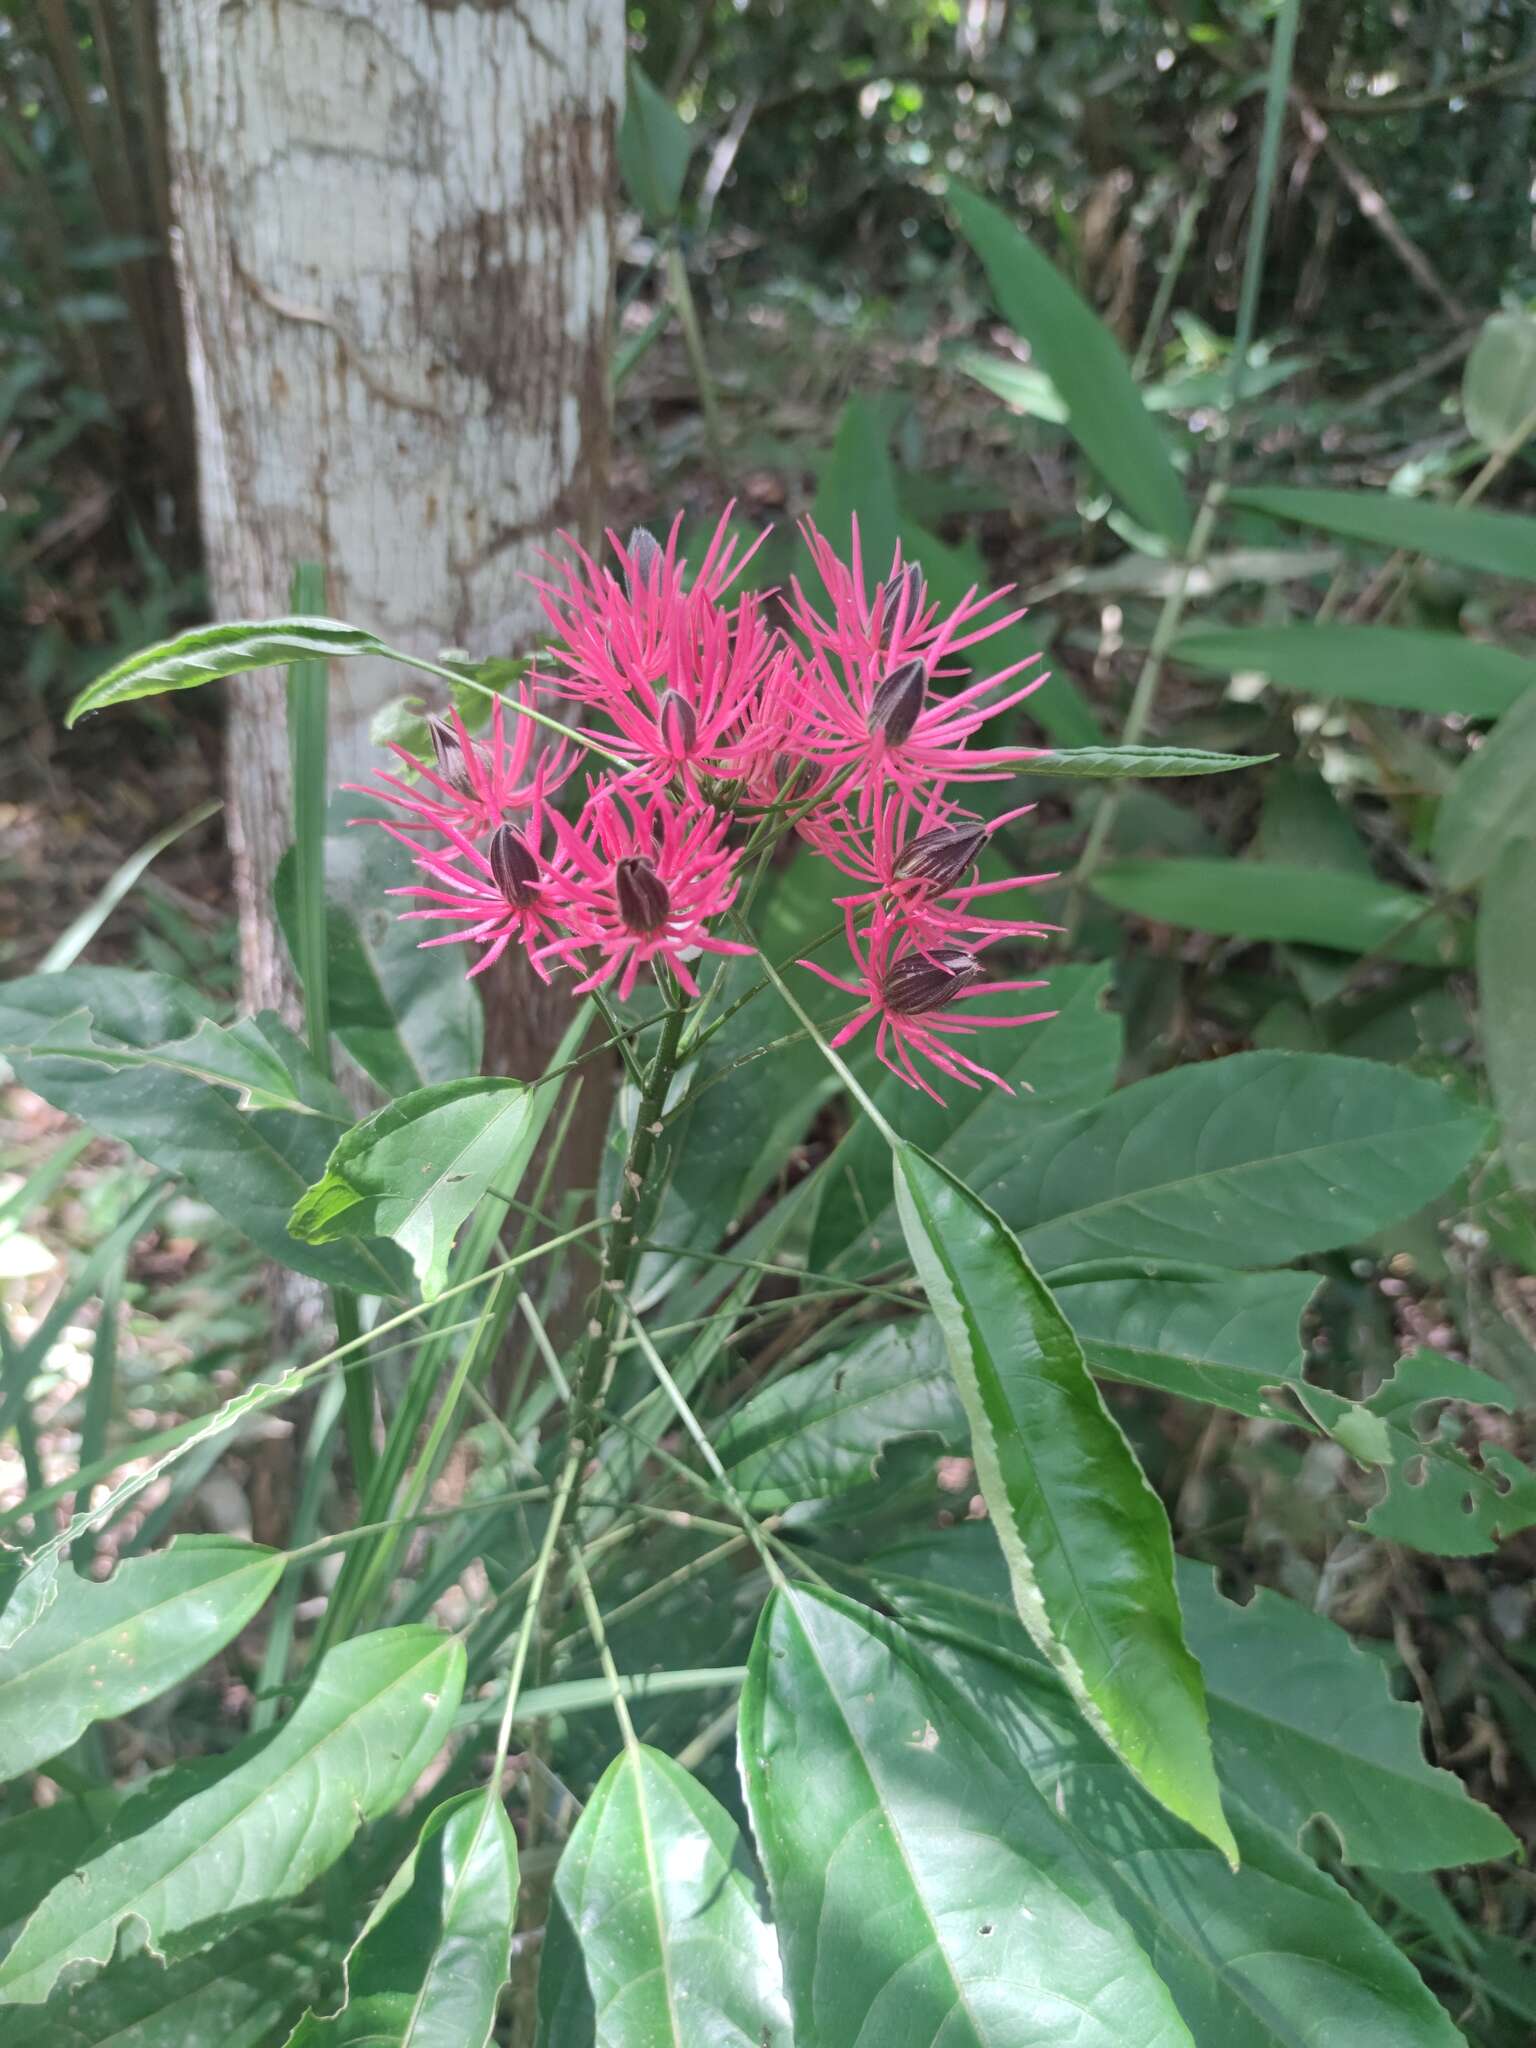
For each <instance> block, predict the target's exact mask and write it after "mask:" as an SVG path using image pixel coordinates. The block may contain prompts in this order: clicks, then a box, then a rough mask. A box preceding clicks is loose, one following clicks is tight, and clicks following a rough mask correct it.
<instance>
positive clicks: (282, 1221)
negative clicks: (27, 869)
mask: <svg viewBox="0 0 1536 2048" xmlns="http://www.w3.org/2000/svg"><path fill="white" fill-rule="evenodd" d="M79 1012H84V1013H85V1017H87V1018H88V1019H89V1028H90V1033H91V1036H92V1038H93V1039H94V1040H95V1042H96V1044H97V1046H99V1047H103V1048H106V1049H107V1050H108V1051H111V1050H126V1051H128V1052H130V1053H132V1052H140V1053H145V1054H152V1053H154V1052H155V1051H156V1050H157V1049H158V1048H160V1047H164V1046H170V1047H174V1048H175V1054H174V1059H175V1064H168V1065H164V1066H162V1065H159V1064H152V1065H147V1066H138V1065H134V1066H129V1067H125V1068H122V1069H120V1070H119V1069H117V1068H115V1067H113V1066H111V1065H108V1064H103V1063H101V1062H100V1061H99V1060H97V1059H96V1058H95V1057H94V1056H93V1055H91V1056H82V1055H81V1054H80V1053H79V1052H78V1051H71V1050H67V1049H62V1050H55V1049H53V1048H52V1046H51V1045H50V1042H49V1041H50V1035H51V1033H52V1032H54V1031H55V1030H57V1029H59V1027H60V1026H61V1024H62V1025H66V1026H67V1035H68V1037H69V1038H70V1039H72V1040H74V1039H78V1036H79V1033H80V1031H81V1029H82V1028H83V1020H82V1018H81V1017H79V1016H78V1015H77V1014H76V1013H79ZM216 1043H217V1044H220V1045H222V1047H223V1048H224V1052H223V1055H222V1056H221V1058H222V1066H223V1071H222V1072H220V1073H217V1074H215V1073H213V1072H212V1071H210V1072H209V1073H208V1074H207V1075H202V1074H199V1073H197V1072H195V1071H192V1070H191V1069H190V1068H189V1067H188V1065H187V1059H188V1056H189V1054H190V1053H191V1052H192V1051H193V1049H194V1048H196V1049H197V1050H198V1053H199V1054H200V1055H201V1056H204V1057H207V1056H209V1055H210V1053H211V1049H212V1048H213V1046H214V1045H215V1044H216ZM0 1045H5V1046H8V1047H12V1048H25V1047H30V1048H32V1049H31V1050H30V1051H13V1052H11V1053H10V1054H8V1057H9V1058H10V1059H11V1061H12V1064H13V1066H14V1067H15V1070H16V1075H17V1078H18V1080H20V1081H21V1083H22V1085H23V1086H24V1087H27V1088H31V1089H33V1090H35V1091H36V1093H37V1094H39V1095H41V1096H42V1097H43V1098H44V1100H45V1101H47V1102H51V1103H52V1104H53V1105H54V1107H55V1108H57V1109H62V1110H64V1111H65V1112H66V1113H67V1114H68V1115H70V1116H76V1117H79V1119H80V1120H81V1122H82V1123H86V1124H89V1125H90V1126H91V1128H92V1129H93V1130H97V1131H102V1132H104V1133H105V1134H106V1135H107V1136H108V1137H113V1138H120V1139H122V1141H123V1142H124V1143H125V1144H127V1145H131V1146H132V1147H133V1149H134V1151H136V1152H137V1153H139V1154H140V1155H141V1157H143V1158H145V1159H148V1160H149V1161H150V1162H151V1163H152V1164H153V1165H155V1166H159V1167H161V1168H163V1169H164V1170H165V1171H166V1172H168V1173H175V1174H178V1175H180V1176H181V1177H182V1178H183V1179H184V1180H186V1181H187V1182H188V1183H189V1185H190V1186H191V1187H192V1189H193V1190H194V1192H195V1193H196V1194H197V1195H198V1196H199V1197H200V1198H201V1199H202V1200H203V1201H205V1202H206V1203H207V1204H208V1206H209V1207H210V1208H211V1209H214V1210H216V1211H217V1212H218V1214H219V1215H221V1216H223V1217H224V1218H225V1219H226V1221H228V1222H229V1223H232V1224H233V1225H234V1226H235V1228H236V1229H237V1230H240V1231H242V1232H243V1233H244V1235H245V1236H246V1237H248V1238H249V1239H250V1240H251V1242H252V1244H254V1245H255V1246H256V1247H257V1248H258V1249H259V1250H260V1251H263V1252H265V1253H266V1254H267V1255H268V1257H270V1258H273V1259H276V1260H277V1261H278V1262H279V1263H280V1264H282V1265H285V1266H289V1267H292V1268H293V1269H294V1270H295V1271H297V1272H301V1273H309V1274H311V1275H312V1276H313V1277H314V1278H315V1279H317V1280H323V1281H325V1282H326V1283H327V1284H329V1285H331V1286H337V1287H347V1288H351V1289H353V1290H354V1291H356V1292H358V1293H363V1294H395V1293H399V1292H400V1291H401V1290H402V1287H403V1283H404V1280H405V1266H404V1262H403V1261H402V1260H401V1259H400V1257H399V1255H398V1253H396V1252H395V1251H394V1250H393V1249H392V1248H391V1247H390V1246H388V1245H381V1244H357V1245H351V1244H349V1245H342V1246H328V1247H325V1248H323V1249H319V1248H310V1247H307V1246H305V1245H303V1244H301V1243H300V1242H299V1241H298V1239H297V1238H295V1237H293V1236H291V1235H290V1233H289V1230H288V1217H289V1214H290V1212H291V1211H292V1209H293V1205H294V1203H295V1202H296V1201H297V1200H298V1199H299V1197H300V1196H301V1195H302V1194H303V1193H304V1191H305V1189H306V1188H307V1187H308V1186H310V1184H311V1183H312V1182H314V1181H316V1180H318V1179H319V1177H320V1175H321V1174H322V1173H323V1172H324V1170H325V1161H326V1156H327V1154H328V1153H329V1152H330V1149H331V1147H332V1146H333V1145H334V1143H335V1142H336V1134H337V1131H338V1129H340V1128H342V1127H344V1125H345V1123H346V1122H347V1121H348V1120H349V1118H350V1116H351V1113H352V1112H351V1110H350V1109H349V1107H348V1104H347V1101H346V1098H345V1097H344V1096H343V1095H342V1094H341V1093H340V1091H339V1090H338V1089H337V1088H335V1087H334V1086H333V1085H332V1083H331V1082H329V1081H328V1080H327V1079H326V1078H325V1076H324V1075H323V1074H321V1073H320V1072H319V1070H318V1069H317V1068H316V1067H315V1065H314V1063H313V1061H312V1060H311V1059H310V1057H309V1055H308V1053H307V1051H306V1050H305V1048H304V1046H303V1045H302V1044H301V1043H300V1042H299V1040H298V1039H297V1038H295V1037H294V1035H293V1033H292V1032H291V1031H289V1030H288V1029H287V1027H286V1026H285V1025H284V1024H282V1023H281V1022H280V1021H279V1019H278V1018H277V1017H276V1016H274V1015H273V1014H272V1013H271V1012H270V1011H263V1012H262V1013H261V1014H260V1015H258V1016H256V1017H253V1018H248V1019H246V1020H244V1021H243V1022H242V1023H241V1024H240V1025H239V1026H238V1027H237V1028H236V1029H235V1030H234V1031H232V1032H230V1033H227V1034H225V1035H224V1037H223V1038H222V1039H220V1038H218V1035H217V1031H216V1027H212V1026H211V1024H210V1020H209V1017H208V1012H207V1009H206V1008H205V1006H204V1005H203V1003H202V1000H201V998H200V997H198V996H197V995H195V994H194V993H193V991H192V990H191V989H189V988H187V987H185V986H184V984H182V983H181V982H178V981H175V980H173V979H171V977H170V976H168V975H163V974H139V973H135V972H133V971H132V970H130V969H128V968H121V967H84V968H79V967H77V968H72V969H71V970H70V971H69V973H67V974H37V975H30V976H28V977H26V978H25V979H23V980H20V981H12V982H6V983H4V984H0ZM263 1047H264V1048H265V1051H264V1052H263V1051H262V1050H261V1048H263ZM273 1062H275V1063H276V1066H277V1067H280V1068H281V1069H282V1070H283V1071H284V1072H286V1073H287V1075H288V1076H289V1086H290V1092H291V1093H292V1094H293V1095H294V1096H296V1097H297V1099H298V1101H299V1102H300V1103H301V1104H303V1105H307V1113H305V1114H294V1113H290V1112H289V1111H287V1110H275V1109H274V1110H263V1109H259V1108H255V1107H253V1108H252V1109H251V1110H250V1111H242V1110H241V1109H240V1108H239V1107H238V1106H237V1104H236V1102H235V1100H234V1099H233V1096H234V1094H238V1093H241V1092H246V1093H248V1091H249V1089H250V1087H251V1085H252V1083H253V1081H255V1080H256V1079H257V1078H259V1077H260V1076H261V1075H263V1074H264V1075H265V1076H266V1078H267V1080H268V1081H269V1082H270V1080H271V1078H272V1073H273V1065H272V1063H273Z"/></svg>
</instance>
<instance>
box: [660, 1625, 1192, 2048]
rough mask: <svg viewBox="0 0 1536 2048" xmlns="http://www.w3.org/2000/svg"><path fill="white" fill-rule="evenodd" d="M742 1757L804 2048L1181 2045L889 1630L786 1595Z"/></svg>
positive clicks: (750, 1695) (1069, 1877)
mask: <svg viewBox="0 0 1536 2048" xmlns="http://www.w3.org/2000/svg"><path fill="white" fill-rule="evenodd" d="M741 1765H742V1776H743V1780H744V1782H745V1786H746V1794H747V1805H748V1809H749V1811H750V1813H751V1816H752V1828H753V1833H754V1834H755V1836H756V1838H757V1844H758V1850H759V1853H760V1855H761V1857H762V1860H763V1865H764V1868H765V1870H766V1872H767V1876H768V1889H769V1895H770V1897H771V1899H772V1902H773V1910H774V1920H775V1923H776V1925H777V1927H778V1932H779V1942H780V1946H781V1947H782V1950H783V1953H784V1964H785V1976H786V1979H787V1982H788V1987H789V1995H790V2003H791V2006H792V2007H793V2010H794V2017H795V2038H796V2040H797V2041H799V2042H802V2043H804V2044H807V2048H809V2044H823V2043H824V2044H826V2048H832V2044H834V2043H837V2044H843V2043H852V2042H856V2041H857V2042H868V2043H871V2044H873V2043H876V2042H878V2043H879V2048H1019V2043H1020V2041H1021V2039H1024V2038H1027V2039H1028V2040H1029V2041H1030V2043H1031V2044H1032V2048H1126V2044H1127V2043H1130V2042H1135V2043H1136V2048H1190V2040H1191V2037H1190V2035H1189V2034H1188V2032H1187V2031H1186V2029H1185V2028H1184V2026H1183V2025H1182V2024H1181V2023H1180V2020H1179V2018H1178V2014H1177V2012H1176V2011H1175V2009H1174V2006H1173V2003H1172V2001H1171V2000H1170V1998H1169V1996H1168V1994H1167V1992H1166V1991H1165V1989H1164V1987H1163V1985H1162V1984H1161V1983H1160V1982H1159V1981H1158V1977H1157V1975H1156V1974H1155V1972H1154V1970H1153V1968H1152V1965H1151V1963H1150V1962H1149V1961H1148V1959H1147V1956H1146V1955H1145V1954H1143V1953H1142V1951H1141V1949H1140V1948H1139V1947H1138V1946H1137V1944H1136V1943H1135V1942H1134V1941H1133V1940H1131V1939H1130V1938H1129V1937H1128V1935H1127V1933H1126V1930H1125V1929H1124V1927H1123V1926H1122V1925H1121V1923H1120V1920H1119V1917H1118V1915H1117V1913H1116V1911H1115V1908H1114V1906H1113V1904H1112V1902H1111V1900H1110V1897H1109V1894H1108V1887H1107V1886H1106V1884H1105V1883H1104V1881H1103V1879H1102V1878H1100V1879H1097V1880H1090V1879H1088V1877H1087V1875H1086V1873H1085V1871H1084V1869H1083V1866H1082V1863H1081V1860H1080V1858H1079V1856H1078V1855H1077V1853H1076V1852H1075V1850H1074V1848H1073V1846H1072V1843H1071V1840H1070V1838H1069V1837H1068V1835H1067V1833H1066V1830H1065V1829H1064V1828H1063V1827H1062V1825H1061V1823H1060V1821H1059V1819H1058V1818H1057V1815H1056V1814H1055V1812H1054V1811H1053V1810H1052V1808H1051V1807H1050V1806H1049V1805H1048V1803H1047V1802H1046V1800H1044V1799H1042V1798H1041V1797H1040V1796H1039V1795H1038V1794H1037V1793H1036V1792H1035V1791H1033V1790H1032V1789H1031V1787H1030V1784H1029V1781H1028V1778H1027V1777H1026V1776H1025V1775H1024V1774H1022V1773H1021V1772H1020V1771H1019V1770H1018V1768H1017V1766H1016V1764H1015V1763H1014V1761H1013V1759H1012V1757H1011V1756H1010V1755H1009V1754H1008V1753H1007V1751H1006V1750H1005V1749H1003V1748H1002V1747H1001V1746H1000V1745H999V1743H998V1741H997V1738H996V1736H995V1734H994V1732H993V1730H992V1728H991V1727H990V1725H989V1723H988V1720H987V1718H986V1716H985V1715H979V1714H977V1713H976V1712H975V1711H974V1710H973V1708H972V1705H971V1702H970V1700H969V1699H968V1698H967V1697H966V1696H965V1695H964V1694H963V1693H962V1692H960V1691H957V1690H955V1689H954V1688H952V1687H951V1686H950V1685H948V1684H946V1683H945V1682H944V1681H943V1679H942V1678H941V1677H940V1676H939V1674H938V1672H937V1671H936V1670H935V1669H934V1667H933V1665H932V1664H931V1662H930V1661H929V1660H928V1658H927V1657H926V1656H925V1655H924V1654H922V1652H921V1651H920V1649H919V1647H918V1646H917V1644H916V1643H914V1642H913V1641H912V1639H911V1638H909V1637H908V1636H907V1635H906V1633H905V1632H904V1631H903V1630H902V1629H900V1628H899V1627H897V1626H896V1625H895V1624H893V1623H891V1622H887V1621H883V1620H881V1619H880V1618H879V1617H877V1616H876V1615H874V1614H872V1613H870V1612H869V1611H868V1610H861V1609H859V1608H856V1607H854V1606H852V1605H851V1603H848V1602H846V1601H844V1600H841V1599H840V1598H838V1597H837V1596H836V1595H833V1594H827V1593H818V1592H812V1591H810V1590H808V1589H806V1588H803V1587H795V1588H786V1589H785V1590H784V1591H782V1592H780V1593H777V1594H776V1595H775V1596H774V1598H773V1599H772V1600H771V1601H770V1603H769V1606H768V1609H767V1611H766V1613H765V1614H764V1616H763V1619H762V1622H761V1624H760V1625H759V1628H758V1633H757V1640H756V1642H755V1643H754V1645H753V1651H752V1662H751V1669H750V1675H749V1677H748V1680H747V1689H746V1691H745V1692H744V1694H743V1695H742V1704H741ZM1024 2030H1027V2033H1026V2032H1025V2031H1024ZM663 2038H664V2037H663Z"/></svg>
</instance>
